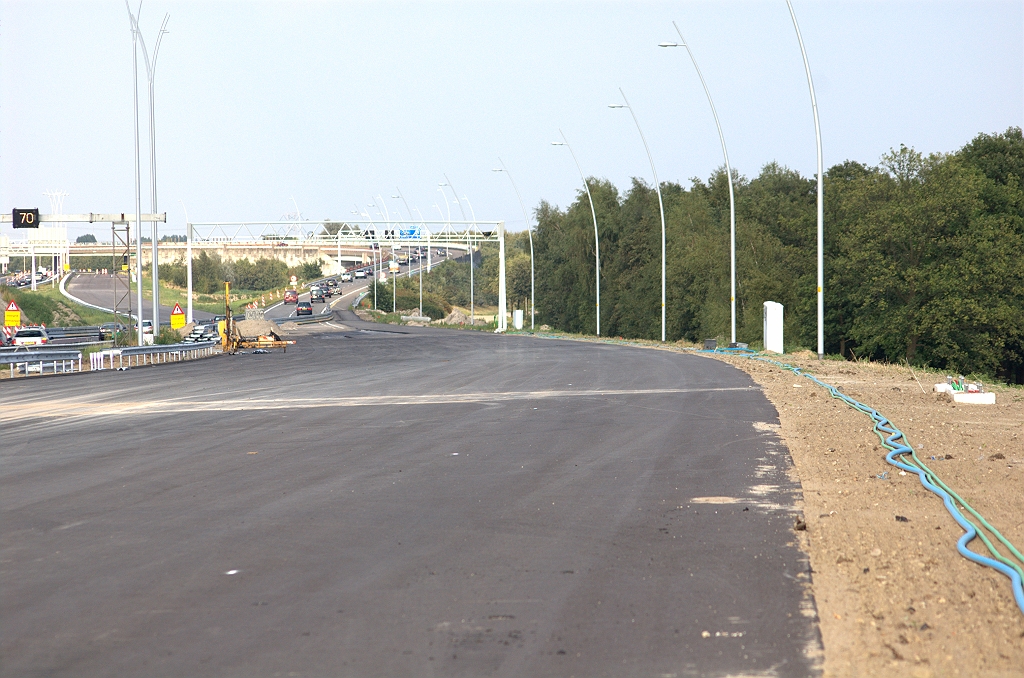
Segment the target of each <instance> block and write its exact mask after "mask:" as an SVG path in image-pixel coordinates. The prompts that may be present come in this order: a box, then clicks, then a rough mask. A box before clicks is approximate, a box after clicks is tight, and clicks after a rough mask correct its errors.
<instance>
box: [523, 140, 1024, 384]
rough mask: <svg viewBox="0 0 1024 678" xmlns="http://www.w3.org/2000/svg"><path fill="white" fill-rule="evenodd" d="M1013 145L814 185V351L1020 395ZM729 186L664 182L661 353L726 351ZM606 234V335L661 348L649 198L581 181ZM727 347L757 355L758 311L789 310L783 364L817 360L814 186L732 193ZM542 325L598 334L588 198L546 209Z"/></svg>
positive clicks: (854, 172) (779, 173) (783, 174)
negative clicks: (988, 381)
mask: <svg viewBox="0 0 1024 678" xmlns="http://www.w3.org/2000/svg"><path fill="white" fill-rule="evenodd" d="M1022 178H1024V138H1022V135H1021V130H1020V128H1016V127H1012V128H1010V129H1008V130H1007V131H1006V132H1004V133H1002V134H994V135H988V134H980V135H978V136H977V137H975V138H974V139H973V140H972V141H971V142H970V143H968V144H967V145H965V146H964V147H963V148H961V149H960V150H958V151H956V152H954V153H948V154H932V155H929V156H924V155H922V154H921V153H918V152H917V151H915V150H913V149H911V148H907V147H905V146H901V147H900V148H899V149H898V150H892V151H891V152H890V153H888V154H886V155H885V156H883V157H882V159H881V162H880V163H879V164H878V165H877V166H868V165H865V164H862V163H859V162H856V161H847V162H844V163H841V164H838V165H835V166H833V167H831V168H829V169H828V171H827V172H826V174H825V186H824V190H825V251H824V257H825V314H826V315H825V332H826V335H825V349H826V352H827V353H831V354H837V355H841V356H843V357H846V358H869V359H873V360H886V361H890V362H903V361H907V362H909V363H910V364H913V365H929V366H932V367H936V368H940V369H946V370H951V371H960V372H980V373H984V374H990V375H998V376H1000V377H1002V378H1005V379H1007V380H1009V381H1011V382H1016V383H1022V382H1024V187H1022V185H1021V181H1022ZM727 182H728V180H727V178H726V175H725V172H724V170H719V171H717V172H716V173H715V174H713V175H712V176H711V177H710V178H709V179H708V180H707V181H706V182H705V181H702V180H700V179H693V180H692V183H693V185H692V187H691V188H690V189H689V190H686V189H684V188H682V187H681V186H680V185H678V184H675V183H671V182H665V183H663V184H662V186H661V189H662V195H663V198H664V203H665V220H666V233H667V287H668V291H667V323H666V325H667V335H668V339H669V340H670V341H675V340H678V339H686V340H689V341H699V340H701V339H704V338H712V337H716V338H718V339H720V340H721V339H723V338H726V337H728V335H729V322H730V317H729V316H730V308H729V301H730V300H729V279H730V270H729V267H730V263H729V262H730V257H729V195H728V183H727ZM588 184H589V187H590V191H591V194H592V195H593V199H594V208H595V211H596V213H597V221H598V226H599V232H600V253H601V327H602V334H608V335H612V336H622V337H629V338H647V339H656V338H660V332H661V329H660V323H661V308H660V303H661V291H660V290H661V221H660V216H659V210H658V198H657V194H656V192H655V190H654V188H653V187H651V186H648V185H647V184H645V183H644V182H643V181H641V180H639V179H634V180H633V182H632V185H631V186H630V187H629V189H628V190H627V191H626V192H625V194H620V193H619V191H618V189H616V187H615V186H613V185H612V184H611V183H609V182H608V181H604V180H598V179H593V178H591V179H589V180H588ZM734 191H735V200H736V231H737V234H736V240H737V263H736V267H737V293H736V297H737V339H738V340H739V341H741V342H748V343H750V344H751V345H757V344H760V341H761V338H762V337H761V334H762V328H761V322H762V310H761V309H762V304H763V302H765V301H777V302H780V303H782V304H784V306H785V334H786V345H787V350H789V349H797V348H801V347H807V348H811V347H815V348H816V345H817V340H816V333H817V316H816V313H817V310H816V309H817V299H816V286H817V285H816V282H817V278H816V276H817V264H816V256H817V245H816V229H817V212H816V182H815V180H814V179H813V178H806V177H802V176H801V175H800V174H799V173H798V172H795V171H793V170H791V169H787V168H785V167H782V166H780V165H778V164H776V163H769V164H768V165H765V166H764V167H763V168H762V170H761V173H760V175H758V176H757V177H756V178H754V179H752V180H747V179H746V178H744V177H742V176H738V175H734ZM536 217H537V228H536V232H535V235H534V247H535V256H536V262H535V265H536V269H537V274H536V285H537V312H538V316H537V317H538V321H540V322H544V323H547V324H549V325H552V326H554V327H557V328H559V329H562V330H565V331H569V332H582V333H593V332H594V329H595V313H596V309H595V302H594V275H595V271H594V247H595V243H594V226H593V221H592V217H591V213H590V205H589V203H588V201H587V196H586V193H585V192H584V191H583V190H582V189H581V190H580V191H579V193H578V195H577V199H576V200H575V201H574V202H573V203H572V204H571V205H569V206H568V207H567V208H566V209H564V210H563V209H559V208H557V207H554V206H552V205H550V204H548V203H547V202H543V201H542V202H541V204H540V206H539V207H538V208H537V210H536Z"/></svg>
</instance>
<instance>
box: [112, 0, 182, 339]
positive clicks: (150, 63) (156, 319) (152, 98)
mask: <svg viewBox="0 0 1024 678" xmlns="http://www.w3.org/2000/svg"><path fill="white" fill-rule="evenodd" d="M124 4H125V7H127V8H128V15H129V16H130V17H131V21H132V31H133V33H134V34H135V35H137V36H138V39H139V42H141V43H142V58H143V60H145V62H146V79H147V80H148V81H149V191H150V193H149V198H150V204H151V206H152V210H151V211H152V212H153V214H156V89H155V80H156V59H157V56H158V55H159V53H160V42H161V41H162V40H163V37H164V33H167V32H168V31H167V21H168V20H169V19H170V18H171V15H170V14H164V20H163V23H161V24H160V31H159V32H158V33H157V35H156V43H155V44H154V45H153V58H152V59H150V58H149V50H147V49H146V41H145V39H144V38H143V37H142V31H141V30H139V14H141V12H142V3H141V2H140V3H139V11H138V12H136V13H135V14H132V8H131V6H130V5H129V4H128V0H125V3H124ZM136 77H137V76H136ZM141 226H142V224H138V225H137V228H139V233H141V232H142V231H141ZM152 237H153V243H152V247H153V265H152V269H153V332H154V333H156V334H159V332H160V270H159V259H158V256H157V242H158V240H159V238H158V228H157V222H155V221H154V222H153V232H152ZM139 284H140V285H141V284H142V282H141V277H140V281H139ZM139 312H140V313H141V312H142V307H141V306H140V307H139ZM140 317H141V315H140Z"/></svg>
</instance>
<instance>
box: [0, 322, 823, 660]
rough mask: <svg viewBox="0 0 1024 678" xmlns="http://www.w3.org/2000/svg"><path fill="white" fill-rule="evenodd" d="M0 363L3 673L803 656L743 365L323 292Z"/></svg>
mask: <svg viewBox="0 0 1024 678" xmlns="http://www.w3.org/2000/svg"><path fill="white" fill-rule="evenodd" d="M333 325H334V326H325V327H313V328H303V329H302V330H300V331H299V332H298V336H297V337H296V338H297V340H298V344H297V345H295V346H293V347H289V349H288V351H287V353H284V352H279V351H278V352H274V353H271V354H265V355H257V354H252V353H247V354H239V355H235V356H219V357H214V358H210V359H206V360H199V361H195V362H187V363H176V364H169V365H161V366H156V367H144V368H135V369H132V370H129V371H107V372H97V373H85V374H76V375H64V376H56V377H32V378H22V379H15V380H8V381H4V382H2V385H0V512H2V516H3V520H2V521H0V582H2V586H0V675H2V676H278V675H280V676H289V675H295V676H678V677H682V676H730V675H743V676H760V675H764V676H808V675H816V674H817V673H819V671H820V668H819V667H820V655H821V645H820V640H819V634H818V630H817V623H816V619H815V612H814V602H813V598H812V597H811V594H810V588H809V585H810V571H809V567H808V562H807V558H806V555H805V554H804V553H803V552H802V551H801V550H800V548H799V546H798V544H799V540H798V539H797V537H796V535H795V533H794V532H793V525H794V520H795V519H796V518H797V517H798V516H799V514H798V512H797V509H796V506H797V504H798V501H799V497H800V490H799V486H798V485H797V484H795V483H794V482H793V481H792V480H791V479H790V477H789V475H788V474H787V471H788V470H789V467H790V462H789V457H788V453H787V451H786V449H785V447H784V446H782V445H781V443H780V441H779V440H778V438H777V437H776V435H775V433H774V430H775V425H777V423H778V421H777V415H776V412H775V409H774V408H773V406H772V405H771V404H770V403H769V402H768V401H767V400H766V398H765V397H764V395H763V394H762V392H761V391H760V390H759V389H758V388H757V387H756V386H755V385H754V383H753V382H752V381H751V380H750V379H749V378H748V377H747V376H746V375H745V374H743V373H742V372H740V371H738V370H735V369H734V368H732V367H730V366H728V365H725V364H722V363H720V362H717V361H714V360H708V359H705V358H702V357H698V356H690V355H681V354H678V353H673V352H668V351H659V350H648V349H640V348H634V347H627V346H619V345H609V344H597V343H582V342H573V341H560V340H544V339H538V338H533V337H528V336H500V335H494V334H486V333H482V332H475V331H448V330H438V329H433V328H403V327H387V326H380V325H370V324H365V323H361V322H358V321H357V320H355V318H354V316H353V315H351V314H350V313H346V314H339V318H338V320H337V321H336V322H335V323H333Z"/></svg>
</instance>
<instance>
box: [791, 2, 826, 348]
mask: <svg viewBox="0 0 1024 678" xmlns="http://www.w3.org/2000/svg"><path fill="white" fill-rule="evenodd" d="M786 7H789V16H790V17H791V18H792V19H793V28H794V29H796V39H797V42H799V43H800V54H801V55H803V58H804V71H806V72H807V87H808V89H810V90H811V109H812V110H813V111H814V140H815V141H816V142H817V145H818V360H821V359H822V358H823V357H825V296H824V292H823V289H824V287H825V262H824V256H823V255H822V251H823V249H824V241H825V238H824V226H823V224H824V221H825V201H824V194H823V189H822V171H823V170H822V164H821V127H820V126H819V125H818V100H817V99H815V98H814V81H813V80H812V79H811V66H810V64H809V63H808V62H807V50H805V49H804V39H803V38H802V37H801V36H800V26H799V25H798V24H797V22H796V14H795V13H794V12H793V4H792V3H791V2H790V1H789V0H786Z"/></svg>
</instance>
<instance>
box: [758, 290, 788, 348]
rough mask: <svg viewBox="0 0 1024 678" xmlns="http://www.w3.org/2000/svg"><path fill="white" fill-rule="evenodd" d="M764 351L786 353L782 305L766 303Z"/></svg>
mask: <svg viewBox="0 0 1024 678" xmlns="http://www.w3.org/2000/svg"><path fill="white" fill-rule="evenodd" d="M763 319H764V350H766V351H771V352H772V353H785V351H784V350H783V348H782V304H780V303H778V302H776V301H766V302H764V316H763Z"/></svg>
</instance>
